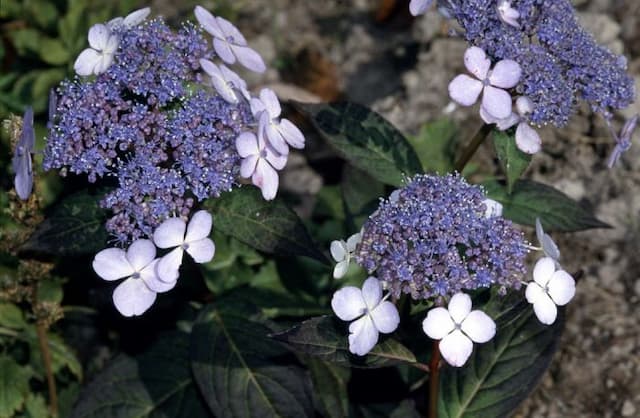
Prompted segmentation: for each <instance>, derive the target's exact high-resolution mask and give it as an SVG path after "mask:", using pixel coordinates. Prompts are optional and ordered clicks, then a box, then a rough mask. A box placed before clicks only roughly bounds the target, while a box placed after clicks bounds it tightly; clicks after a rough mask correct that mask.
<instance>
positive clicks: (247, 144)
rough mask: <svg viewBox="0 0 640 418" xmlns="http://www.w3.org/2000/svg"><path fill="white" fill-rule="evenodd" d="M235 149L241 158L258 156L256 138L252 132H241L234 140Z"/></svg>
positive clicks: (258, 149) (258, 150)
mask: <svg viewBox="0 0 640 418" xmlns="http://www.w3.org/2000/svg"><path fill="white" fill-rule="evenodd" d="M236 149H237V150H238V154H240V156H241V157H242V158H246V157H248V156H250V155H258V154H260V148H258V138H256V136H255V134H254V133H253V132H243V133H241V134H240V135H238V137H237V138H236Z"/></svg>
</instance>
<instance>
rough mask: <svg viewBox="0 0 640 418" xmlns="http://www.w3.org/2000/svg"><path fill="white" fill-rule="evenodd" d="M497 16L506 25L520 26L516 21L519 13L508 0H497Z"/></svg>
mask: <svg viewBox="0 0 640 418" xmlns="http://www.w3.org/2000/svg"><path fill="white" fill-rule="evenodd" d="M498 17H499V18H500V20H502V21H503V22H504V23H506V24H507V25H511V26H513V27H514V28H520V23H518V19H519V18H520V13H519V12H518V11H517V10H516V9H514V8H513V7H511V2H510V1H507V0H500V1H498Z"/></svg>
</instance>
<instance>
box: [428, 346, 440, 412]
mask: <svg viewBox="0 0 640 418" xmlns="http://www.w3.org/2000/svg"><path fill="white" fill-rule="evenodd" d="M438 345H439V341H437V340H436V341H434V342H433V346H432V349H431V361H430V362H429V369H430V370H431V375H430V376H429V415H428V417H429V418H437V417H438V388H439V386H440V348H439V347H438Z"/></svg>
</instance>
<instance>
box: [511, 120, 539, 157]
mask: <svg viewBox="0 0 640 418" xmlns="http://www.w3.org/2000/svg"><path fill="white" fill-rule="evenodd" d="M541 144H542V140H541V139H540V135H538V133H537V132H536V131H535V129H533V128H532V127H531V126H529V125H528V124H527V123H525V122H520V123H519V124H518V127H517V128H516V145H517V146H518V149H520V151H522V152H525V153H527V154H535V153H536V152H538V151H540V148H542V145H541Z"/></svg>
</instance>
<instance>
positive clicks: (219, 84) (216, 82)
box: [211, 68, 239, 104]
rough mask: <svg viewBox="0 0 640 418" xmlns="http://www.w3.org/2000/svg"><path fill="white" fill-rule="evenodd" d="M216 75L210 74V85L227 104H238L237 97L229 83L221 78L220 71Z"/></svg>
mask: <svg viewBox="0 0 640 418" xmlns="http://www.w3.org/2000/svg"><path fill="white" fill-rule="evenodd" d="M216 69H217V68H216ZM217 72H218V73H217V74H216V73H214V74H211V84H213V87H214V88H215V89H216V91H217V92H218V94H219V95H220V96H222V98H223V99H225V100H226V101H227V102H229V103H233V104H235V103H238V101H239V100H238V96H237V95H236V93H235V91H234V90H233V88H232V87H231V86H230V85H229V82H228V81H227V80H226V79H225V78H224V77H223V76H222V72H221V71H220V70H218V71H217Z"/></svg>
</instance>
